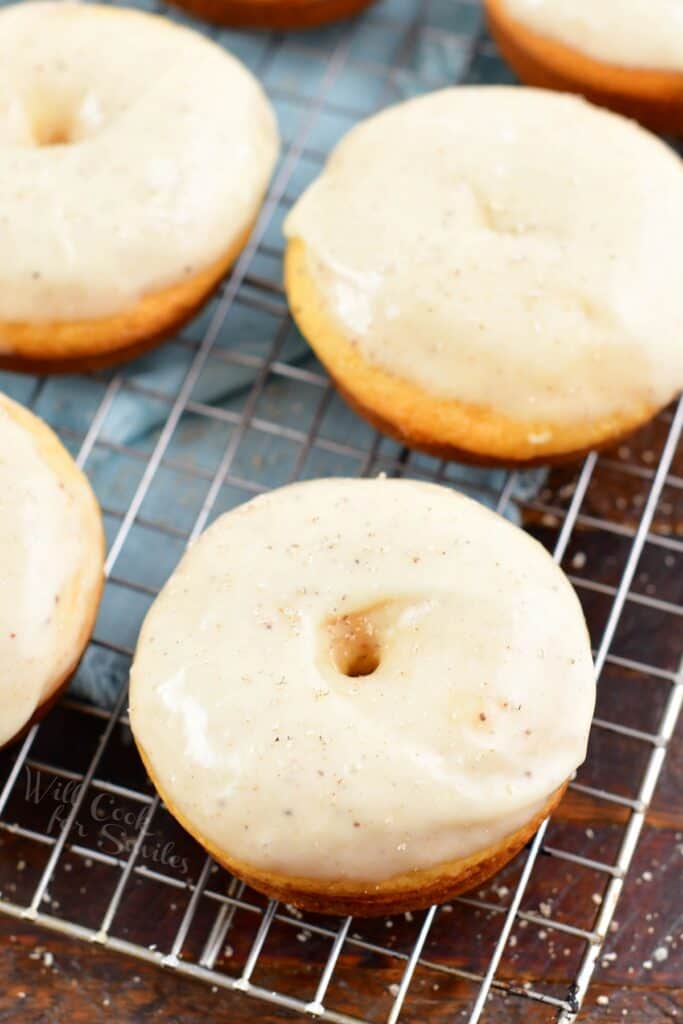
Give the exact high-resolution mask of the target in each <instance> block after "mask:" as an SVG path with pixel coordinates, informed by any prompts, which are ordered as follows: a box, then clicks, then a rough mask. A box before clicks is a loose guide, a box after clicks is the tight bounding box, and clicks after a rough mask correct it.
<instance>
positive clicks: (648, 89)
mask: <svg viewBox="0 0 683 1024" xmlns="http://www.w3.org/2000/svg"><path fill="white" fill-rule="evenodd" d="M485 5H486V10H487V13H488V21H489V25H490V28H491V32H492V34H493V36H494V38H495V40H496V42H497V43H498V46H499V47H500V50H501V52H502V53H503V56H504V57H505V58H506V60H507V61H508V63H509V64H510V65H511V66H512V67H513V68H514V70H515V71H516V72H517V74H518V75H519V77H520V78H521V79H522V81H523V82H527V83H528V84H529V85H541V86H545V87H546V88H550V89H561V90H563V91H566V90H568V91H570V92H580V93H583V95H584V96H586V97H588V99H590V100H593V101H594V102H596V103H600V104H602V105H603V106H606V107H609V108H611V109H612V110H616V111H618V112H619V113H621V114H627V115H629V116H630V117H635V118H637V119H638V120H639V121H642V122H643V123H644V124H646V125H648V126H649V127H651V128H655V129H656V130H658V131H663V132H671V133H674V134H680V133H683V4H681V0H485Z"/></svg>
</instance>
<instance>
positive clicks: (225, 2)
mask: <svg viewBox="0 0 683 1024" xmlns="http://www.w3.org/2000/svg"><path fill="white" fill-rule="evenodd" d="M172 2H173V3H174V4H175V5H176V6H177V7H183V8H185V10H187V11H191V12H192V14H194V15H196V16H197V17H199V18H206V19H207V21H215V22H218V23H219V24H221V25H238V26H248V27H251V28H264V29H293V28H315V27H316V25H326V24H327V23H328V22H330V21H338V20H339V19H340V18H349V17H350V16H351V15H352V14H356V13H357V12H358V11H361V10H363V8H364V7H368V6H369V4H371V3H372V2H373V0H172Z"/></svg>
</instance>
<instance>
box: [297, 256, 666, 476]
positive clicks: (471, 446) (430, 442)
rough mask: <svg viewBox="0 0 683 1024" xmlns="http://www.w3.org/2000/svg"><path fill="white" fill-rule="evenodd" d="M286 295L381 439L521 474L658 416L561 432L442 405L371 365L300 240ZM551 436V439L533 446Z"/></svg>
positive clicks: (631, 412) (602, 421)
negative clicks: (340, 320) (337, 315)
mask: <svg viewBox="0 0 683 1024" xmlns="http://www.w3.org/2000/svg"><path fill="white" fill-rule="evenodd" d="M285 288H286V292H287V299H288V302H289V307H290V311H291V314H292V316H293V317H294V320H295V322H296V324H297V326H298V327H299V329H300V330H301V333H302V334H303V335H304V337H305V338H306V339H307V341H308V343H309V344H310V345H311V347H312V348H313V350H314V351H315V353H316V355H317V356H318V358H319V359H320V360H321V362H322V363H324V365H325V367H326V369H327V371H328V373H329V374H330V377H331V378H332V380H333V381H334V383H335V386H336V387H337V389H338V391H339V392H340V394H341V395H342V396H343V397H344V398H345V399H346V401H347V402H348V404H349V405H350V406H351V407H352V408H353V409H354V410H355V411H356V412H358V413H359V414H360V415H361V416H362V417H363V418H364V419H366V420H368V421H369V422H370V423H371V424H372V425H373V426H374V427H376V428H377V429H378V430H380V431H381V432H382V433H384V434H388V435H389V436H390V437H393V438H395V439H396V440H397V441H399V442H400V443H402V444H405V445H407V446H408V447H409V448H416V449H418V450H420V451H423V452H426V453H427V454H428V455H434V456H436V457H437V458H442V459H453V460H456V461H458V462H472V463H476V464H478V465H492V466H520V467H523V466H534V465H546V464H548V463H561V462H567V461H570V460H574V459H580V458H582V457H583V456H585V455H587V454H588V452H589V451H591V450H593V449H596V448H602V447H605V446H606V445H609V444H613V443H614V442H615V441H619V440H621V439H622V438H624V437H626V436H627V435H629V434H631V433H632V432H633V431H634V430H636V429H637V428H638V427H639V426H641V425H642V424H643V423H646V422H647V421H648V420H650V419H651V418H652V417H653V416H654V415H655V414H656V413H657V412H658V408H656V407H652V406H650V405H647V404H639V405H631V407H630V408H629V409H627V410H624V412H623V413H622V414H621V415H619V416H616V415H615V416H610V417H601V418H598V419H594V420H581V421H576V422H574V423H571V424H562V425H561V426H559V425H554V424H553V425H549V424H548V423H547V422H545V421H540V422H538V423H533V422H519V421H517V420H514V419H511V418H510V417H507V416H505V415H502V414H498V413H496V412H495V410H494V409H489V408H485V407H483V406H475V405H470V404H466V403H463V402H459V401H457V400H456V399H452V398H443V397H440V396H438V395H435V394H431V393H429V392H428V391H425V390H424V389H422V388H420V387H418V386H416V385H414V384H412V383H411V382H410V381H408V380H406V379H405V378H402V377H397V376H395V375H394V374H392V373H389V372H388V371H386V370H384V369H382V368H381V367H380V366H378V365H376V364H373V363H370V362H369V361H368V360H366V359H365V358H364V356H363V355H362V353H361V351H360V349H359V347H358V345H356V344H354V342H353V341H352V340H350V339H349V338H347V337H346V336H345V335H344V334H343V332H342V329H341V327H340V326H339V325H338V324H337V322H336V320H335V319H334V317H333V315H332V313H331V312H330V310H329V308H328V303H327V301H326V299H325V297H324V296H323V295H322V294H321V292H320V291H319V289H318V288H317V287H316V284H315V282H314V280H313V278H312V276H311V274H310V273H309V270H308V265H307V253H306V246H305V244H304V243H303V242H302V241H301V240H300V239H292V240H290V241H289V243H288V245H287V248H286V251H285ZM549 426H552V430H551V431H548V427H549ZM548 433H549V434H550V436H549V437H548V439H547V440H541V441H531V440H530V439H529V435H530V434H537V435H538V434H540V435H543V434H548Z"/></svg>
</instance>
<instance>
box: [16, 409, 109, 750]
mask: <svg viewBox="0 0 683 1024" xmlns="http://www.w3.org/2000/svg"><path fill="white" fill-rule="evenodd" d="M0 450H1V451H2V458H1V459H0V561H1V563H2V586H1V587H0V746H4V745H5V744H7V743H9V742H10V741H11V740H12V739H14V738H16V737H17V736H18V735H20V734H21V733H22V732H23V731H24V730H25V729H26V727H27V726H28V725H29V724H31V723H32V722H33V721H35V720H36V718H38V717H40V716H41V715H42V714H43V713H44V712H45V711H46V710H47V708H48V707H49V706H50V704H51V703H52V702H53V701H54V700H55V699H56V698H57V696H58V694H59V692H60V690H61V688H62V687H63V686H64V685H65V684H66V682H67V681H68V679H69V677H70V675H71V674H72V672H73V671H74V669H75V667H76V665H77V664H78V661H79V659H80V657H81V654H82V653H83V649H84V648H85V645H86V644H87V642H88V639H89V637H90V633H91V631H92V628H93V625H94V623H95V616H96V614H97V606H98V604H99V599H100V593H101V591H102V584H103V579H104V577H103V564H104V532H103V529H102V519H101V516H100V511H99V507H98V504H97V501H96V500H95V496H94V495H93V493H92V490H91V489H90V485H89V484H88V482H87V480H86V479H85V477H84V476H83V474H82V473H81V471H80V470H79V469H78V468H77V466H76V464H75V462H74V461H73V459H72V458H71V456H70V455H69V453H68V452H67V451H66V449H65V448H63V447H62V445H61V443H60V442H59V441H58V439H57V437H56V436H55V434H54V433H53V432H52V431H51V430H50V428H49V427H48V426H47V425H46V424H45V423H43V422H42V420H39V419H38V417H37V416H34V415H33V413H31V412H29V411H28V409H25V408H24V407H23V406H21V405H18V404H17V403H16V402H13V401H12V400H11V399H10V398H7V396H6V395H2V394H0Z"/></svg>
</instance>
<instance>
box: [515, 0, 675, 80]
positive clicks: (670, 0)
mask: <svg viewBox="0 0 683 1024" xmlns="http://www.w3.org/2000/svg"><path fill="white" fill-rule="evenodd" d="M503 6H504V7H505V8H506V9H507V11H508V12H509V14H511V15H512V16H513V17H514V18H516V19H517V20H518V21H519V22H521V23H522V24H523V25H526V26H527V27H528V28H530V29H533V30H534V31H536V32H539V33H540V34H541V35H545V36H547V37H548V38H550V39H555V40H557V41H558V42H560V43H564V44H565V45H566V46H570V47H572V48H573V49H575V50H578V51H579V52H580V53H584V54H586V55H587V56H589V57H594V58H595V59H596V60H601V61H606V62H607V63H609V64H618V65H623V66H626V67H634V68H652V69H655V70H661V71H664V70H666V71H681V72H683V3H681V0H503Z"/></svg>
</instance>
